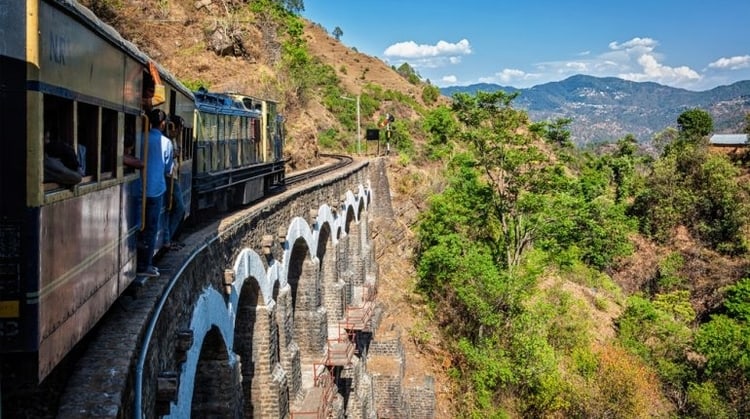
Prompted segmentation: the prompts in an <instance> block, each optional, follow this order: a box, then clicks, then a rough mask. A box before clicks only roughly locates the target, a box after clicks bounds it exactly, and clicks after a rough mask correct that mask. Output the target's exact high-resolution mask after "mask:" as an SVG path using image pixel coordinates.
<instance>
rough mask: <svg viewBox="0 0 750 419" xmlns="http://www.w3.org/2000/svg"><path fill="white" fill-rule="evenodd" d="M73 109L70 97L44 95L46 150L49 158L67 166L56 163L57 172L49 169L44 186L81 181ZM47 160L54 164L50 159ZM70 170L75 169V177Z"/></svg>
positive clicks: (49, 187) (53, 188) (57, 185)
mask: <svg viewBox="0 0 750 419" xmlns="http://www.w3.org/2000/svg"><path fill="white" fill-rule="evenodd" d="M73 109H74V103H73V101H72V100H70V99H63V98H60V97H57V96H52V95H48V94H45V95H44V105H43V116H42V118H43V121H42V123H43V134H42V135H43V137H44V140H43V141H44V152H45V153H46V154H47V155H48V158H49V157H52V158H54V159H57V160H56V162H59V163H61V164H62V165H63V166H64V168H61V167H59V166H58V167H57V170H56V171H55V172H54V173H56V174H57V175H54V174H52V172H50V175H49V176H48V177H45V178H44V179H43V182H44V183H45V186H44V189H45V190H48V191H49V190H55V189H58V188H61V187H62V186H61V185H60V184H58V183H57V182H63V181H65V182H70V183H71V184H75V183H77V181H80V177H79V176H78V175H77V172H78V160H77V156H76V153H75V149H74V148H73V114H74V112H73ZM45 163H48V164H50V165H52V163H51V162H48V161H47V160H45ZM70 172H73V174H72V177H71V175H70ZM60 175H63V176H62V177H61V176H60ZM77 176H78V177H77ZM76 177H77V179H76Z"/></svg>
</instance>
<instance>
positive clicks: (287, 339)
mask: <svg viewBox="0 0 750 419" xmlns="http://www.w3.org/2000/svg"><path fill="white" fill-rule="evenodd" d="M275 297H276V298H275V300H276V304H277V311H276V324H277V325H278V328H279V329H278V330H279V363H280V365H281V369H282V370H283V371H284V374H285V375H286V381H287V385H288V388H289V397H296V396H297V394H298V393H299V391H300V390H301V388H302V365H301V360H300V350H299V346H297V342H295V341H294V307H293V305H292V295H291V287H290V286H289V285H288V284H287V285H286V286H285V287H283V288H281V289H280V290H279V293H278V295H276V296H275Z"/></svg>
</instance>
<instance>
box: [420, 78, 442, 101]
mask: <svg viewBox="0 0 750 419" xmlns="http://www.w3.org/2000/svg"><path fill="white" fill-rule="evenodd" d="M439 97H440V89H438V87H437V86H433V85H432V84H429V83H427V85H426V86H425V87H424V88H423V89H422V100H423V101H424V103H426V104H428V105H429V104H432V103H435V102H436V101H437V100H438V98H439Z"/></svg>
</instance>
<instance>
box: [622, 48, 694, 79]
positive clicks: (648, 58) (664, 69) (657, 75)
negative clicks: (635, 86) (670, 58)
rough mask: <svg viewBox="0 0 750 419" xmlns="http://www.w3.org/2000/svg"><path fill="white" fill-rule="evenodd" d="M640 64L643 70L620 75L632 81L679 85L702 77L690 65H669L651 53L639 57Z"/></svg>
mask: <svg viewBox="0 0 750 419" xmlns="http://www.w3.org/2000/svg"><path fill="white" fill-rule="evenodd" d="M638 64H640V66H641V70H642V71H641V72H639V73H622V74H619V75H618V77H621V78H623V79H626V80H632V81H655V82H658V83H662V84H668V85H679V84H682V83H685V82H687V81H695V80H700V79H701V75H700V74H698V73H697V72H696V71H695V70H693V69H691V68H690V67H687V66H680V67H668V66H665V65H663V64H661V63H659V62H658V61H657V59H656V57H654V56H653V55H650V54H644V55H641V56H640V57H638Z"/></svg>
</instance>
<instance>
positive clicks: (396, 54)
mask: <svg viewBox="0 0 750 419" xmlns="http://www.w3.org/2000/svg"><path fill="white" fill-rule="evenodd" d="M468 54H471V44H469V41H468V40H466V39H462V40H460V41H458V42H457V43H450V42H445V41H438V43H437V44H435V45H426V44H417V43H416V42H414V41H406V42H398V43H395V44H393V45H391V46H389V47H388V48H386V49H385V51H384V52H383V55H385V56H386V57H391V58H397V59H415V58H416V59H422V58H427V57H455V56H458V55H468Z"/></svg>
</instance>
